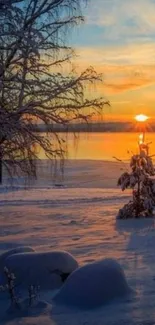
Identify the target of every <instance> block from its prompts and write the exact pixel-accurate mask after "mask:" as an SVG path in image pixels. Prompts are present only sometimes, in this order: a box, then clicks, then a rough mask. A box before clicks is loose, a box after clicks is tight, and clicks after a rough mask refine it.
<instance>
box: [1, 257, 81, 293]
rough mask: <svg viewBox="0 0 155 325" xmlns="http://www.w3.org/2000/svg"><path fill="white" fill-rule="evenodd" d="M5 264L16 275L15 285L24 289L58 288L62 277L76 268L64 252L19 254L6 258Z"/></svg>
mask: <svg viewBox="0 0 155 325" xmlns="http://www.w3.org/2000/svg"><path fill="white" fill-rule="evenodd" d="M5 262H6V267H8V268H9V269H10V270H11V271H12V272H13V273H14V274H16V284H17V285H20V286H22V287H24V288H26V289H27V287H28V286H30V285H32V284H33V285H34V286H40V288H41V289H54V288H58V287H60V286H61V285H62V282H63V281H62V280H63V279H62V276H64V278H65V276H66V277H67V276H68V275H69V274H71V273H72V272H73V271H74V270H75V269H76V268H77V267H78V263H77V261H76V260H75V258H74V257H73V256H72V255H71V254H69V253H68V252H64V251H52V252H29V253H19V254H14V255H11V256H9V257H7V258H6V260H5ZM2 280H3V279H2Z"/></svg>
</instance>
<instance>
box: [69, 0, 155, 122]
mask: <svg viewBox="0 0 155 325" xmlns="http://www.w3.org/2000/svg"><path fill="white" fill-rule="evenodd" d="M84 15H85V18H86V23H85V24H84V25H82V26H80V27H79V28H78V29H76V31H75V32H74V33H73V35H72V42H73V45H74V47H75V48H76V52H77V54H78V55H79V57H78V58H77V64H78V67H79V69H81V68H86V67H87V66H89V65H92V66H94V67H95V69H96V70H97V71H98V72H102V73H103V74H104V83H103V84H102V85H100V87H99V88H98V91H97V92H98V94H101V95H104V96H105V98H107V99H109V101H110V103H111V108H106V110H105V113H106V115H107V116H109V115H110V116H111V118H113V119H121V118H125V119H128V118H131V117H133V116H134V115H135V114H139V113H144V114H147V115H149V116H151V117H152V118H155V0H129V1H128V0H91V1H90V2H89V4H88V6H87V8H86V9H85V10H84Z"/></svg>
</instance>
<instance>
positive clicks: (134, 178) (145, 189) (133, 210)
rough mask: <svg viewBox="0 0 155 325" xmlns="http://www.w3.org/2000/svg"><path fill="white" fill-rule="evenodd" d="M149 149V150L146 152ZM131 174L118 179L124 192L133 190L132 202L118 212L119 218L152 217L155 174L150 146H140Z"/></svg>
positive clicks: (133, 157) (134, 156)
mask: <svg viewBox="0 0 155 325" xmlns="http://www.w3.org/2000/svg"><path fill="white" fill-rule="evenodd" d="M145 147H147V150H144V149H145ZM130 168H131V172H130V173H129V172H125V173H123V174H122V175H121V176H120V178H119V179H118V186H120V187H121V189H122V191H124V190H125V189H127V188H128V189H132V190H133V192H132V200H130V201H129V203H127V204H125V205H124V207H123V208H121V209H120V210H119V212H118V215H117V218H119V219H127V218H139V217H152V216H153V210H154V207H155V187H154V179H153V176H154V174H155V170H154V166H153V163H152V159H151V157H150V156H148V145H144V144H142V145H140V153H139V154H138V155H133V156H132V157H131V161H130Z"/></svg>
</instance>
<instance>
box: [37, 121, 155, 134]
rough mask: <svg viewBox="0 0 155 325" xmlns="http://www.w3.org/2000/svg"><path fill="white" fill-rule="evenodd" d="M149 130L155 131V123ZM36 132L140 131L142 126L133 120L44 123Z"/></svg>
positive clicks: (38, 126) (39, 125)
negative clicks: (132, 121)
mask: <svg viewBox="0 0 155 325" xmlns="http://www.w3.org/2000/svg"><path fill="white" fill-rule="evenodd" d="M146 130H147V132H155V124H151V123H150V124H149V129H148V128H146ZM34 131H35V132H46V131H48V132H139V131H140V127H139V128H138V127H137V126H135V124H134V123H131V122H102V123H89V124H86V123H76V124H70V125H59V124H53V125H48V126H46V125H43V124H38V125H35V126H34Z"/></svg>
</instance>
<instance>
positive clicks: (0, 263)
mask: <svg viewBox="0 0 155 325" xmlns="http://www.w3.org/2000/svg"><path fill="white" fill-rule="evenodd" d="M26 252H34V249H33V248H32V247H29V246H22V247H16V248H13V249H10V250H9V251H6V252H4V253H3V254H1V255H0V272H2V271H3V269H4V267H5V263H6V258H7V257H9V256H11V255H13V254H18V253H26Z"/></svg>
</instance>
